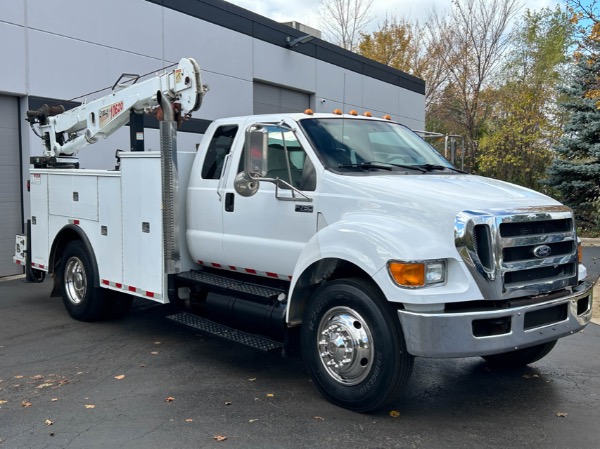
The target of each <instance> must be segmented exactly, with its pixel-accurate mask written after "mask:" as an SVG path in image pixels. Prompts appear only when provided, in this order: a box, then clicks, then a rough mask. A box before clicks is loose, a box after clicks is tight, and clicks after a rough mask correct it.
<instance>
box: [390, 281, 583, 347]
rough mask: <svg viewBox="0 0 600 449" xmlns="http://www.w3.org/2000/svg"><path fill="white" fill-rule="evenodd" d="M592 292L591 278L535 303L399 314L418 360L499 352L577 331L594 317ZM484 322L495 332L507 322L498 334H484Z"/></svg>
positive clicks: (405, 311) (405, 336) (408, 340)
mask: <svg viewBox="0 0 600 449" xmlns="http://www.w3.org/2000/svg"><path fill="white" fill-rule="evenodd" d="M592 288H593V282H592V280H591V279H590V278H589V277H588V278H586V279H585V280H584V281H583V282H582V283H581V284H579V285H578V286H577V287H574V288H573V289H572V292H571V293H567V294H565V295H564V296H562V297H560V298H554V299H552V300H549V301H546V302H541V303H537V304H533V305H526V306H520V307H514V308H508V309H501V310H485V311H477V312H461V313H448V312H445V313H438V312H434V313H417V312H409V311H407V310H398V316H399V319H400V323H401V324H402V329H403V331H404V338H405V340H406V345H407V350H408V352H409V353H410V354H412V355H414V356H420V357H437V358H451V357H472V356H481V355H492V354H500V353H503V352H509V351H514V350H516V349H521V348H525V347H528V346H535V345H538V344H542V343H546V342H549V341H553V340H556V339H558V338H561V337H565V336H567V335H571V334H574V333H576V332H579V331H580V330H581V329H583V328H584V327H585V326H586V325H587V324H588V322H589V321H590V320H591V318H592ZM586 304H587V307H586V306H585V305H586ZM553 317H554V318H553ZM486 323H490V326H491V328H492V329H493V326H494V325H495V324H494V323H503V324H502V326H500V328H499V330H498V331H497V332H494V335H483V336H481V333H482V332H481V331H480V329H481V327H482V326H486ZM483 333H484V334H485V332H483ZM478 334H479V335H478Z"/></svg>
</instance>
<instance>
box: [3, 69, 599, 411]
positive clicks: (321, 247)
mask: <svg viewBox="0 0 600 449" xmlns="http://www.w3.org/2000/svg"><path fill="white" fill-rule="evenodd" d="M134 81H136V80H134ZM206 90H207V89H206V87H205V86H203V85H202V82H201V77H200V69H199V67H198V64H197V63H196V62H195V61H194V60H193V59H191V58H184V59H182V60H181V61H180V63H179V65H178V67H177V68H176V69H174V70H172V71H166V72H165V73H163V74H161V75H157V76H155V77H153V78H151V79H148V80H145V81H140V82H136V83H134V84H131V83H129V84H123V83H117V84H116V85H115V88H114V91H113V92H111V93H110V94H109V95H107V96H105V97H102V98H100V99H98V100H95V101H91V102H88V103H84V104H82V105H81V106H78V107H76V108H74V109H71V110H69V111H64V109H63V108H60V107H59V108H57V107H43V108H41V109H39V110H36V111H28V112H27V120H28V121H29V122H30V124H31V127H32V128H33V129H34V131H35V132H36V134H37V135H38V136H39V137H41V139H42V142H43V145H44V153H43V155H42V156H34V157H32V158H31V169H30V178H29V185H30V200H31V217H30V223H29V225H28V232H27V233H26V234H25V235H20V236H17V244H16V254H15V262H17V263H19V264H23V265H25V268H26V270H27V274H28V277H29V278H30V279H32V280H41V279H43V277H44V276H45V274H46V273H50V274H52V276H53V280H54V289H53V292H52V295H55V296H59V295H60V296H62V299H63V302H64V305H65V307H66V309H67V311H68V313H69V314H70V315H71V316H72V317H73V318H75V319H77V320H83V321H90V320H98V319H103V318H106V317H111V316H112V317H116V316H120V315H122V314H123V313H125V312H126V311H127V310H128V308H129V307H130V305H131V302H132V300H134V299H136V298H145V299H146V300H150V301H156V302H158V303H169V302H170V303H174V304H176V305H177V306H179V307H180V308H179V309H176V310H181V312H177V313H174V314H173V315H171V316H170V319H172V320H174V321H176V322H178V323H181V324H184V325H186V326H190V327H193V328H195V329H199V330H201V331H203V332H207V333H210V334H215V335H218V336H220V337H222V338H226V339H229V340H233V341H237V342H240V343H244V344H247V345H250V346H253V347H255V348H257V349H261V350H276V349H279V350H282V351H283V353H284V354H289V353H294V352H295V351H300V352H301V354H302V357H303V359H304V362H305V364H306V366H307V368H308V370H309V371H310V373H311V376H312V379H313V382H314V385H315V386H316V388H317V389H318V390H319V391H320V392H321V393H322V394H323V395H324V396H325V397H326V398H327V399H329V400H330V401H331V402H333V403H335V404H337V405H339V406H342V407H346V408H348V409H351V410H355V411H360V412H365V411H369V410H374V409H377V408H380V407H382V406H384V405H386V404H388V403H390V402H392V401H395V400H397V399H398V398H399V396H400V395H401V392H402V389H403V387H405V385H406V384H407V382H408V380H409V377H410V374H411V370H412V366H413V358H414V357H435V358H451V357H473V356H481V357H483V358H484V359H485V360H487V362H489V363H490V364H494V365H498V366H506V367H509V366H518V365H524V364H529V363H532V362H535V361H537V360H539V359H541V358H542V357H544V356H545V355H546V354H548V352H550V350H551V349H552V348H553V347H554V345H555V344H556V342H557V340H558V339H559V338H562V337H565V336H568V335H571V334H574V333H577V332H579V331H580V330H581V329H583V328H584V327H585V326H586V324H587V323H588V322H589V320H590V319H591V309H592V284H591V281H590V279H588V278H587V271H586V268H585V267H584V266H583V265H582V264H581V257H580V256H581V248H580V245H579V242H578V238H577V235H576V225H575V221H574V217H573V212H572V211H571V210H570V209H569V208H567V207H565V206H563V205H561V204H560V203H558V202H557V201H555V200H553V199H551V198H549V197H547V196H545V195H542V194H540V193H538V192H534V191H532V190H528V189H525V188H523V187H519V186H515V185H511V184H508V183H505V182H501V181H497V180H493V179H488V178H484V177H480V176H475V175H471V174H468V173H465V172H463V171H461V170H458V169H456V168H455V167H454V166H453V165H452V164H450V163H449V162H448V161H447V160H446V159H444V158H443V157H442V156H441V155H440V154H439V153H437V152H436V151H435V150H434V149H433V148H432V147H431V146H429V145H428V144H427V143H425V141H423V140H422V139H421V138H420V137H418V136H417V135H416V134H415V133H413V132H412V131H411V130H409V129H408V128H406V127H405V126H403V125H401V124H399V123H395V122H393V121H391V120H390V119H389V117H386V118H374V117H371V116H370V114H368V113H367V114H365V115H363V116H359V115H358V114H357V113H356V112H354V111H351V113H350V114H343V113H342V112H341V111H335V112H334V113H332V114H314V113H313V112H312V111H310V110H306V111H304V112H303V113H296V114H271V115H258V116H245V117H232V118H223V119H219V120H215V121H214V122H212V124H211V125H210V126H209V128H208V130H207V131H206V133H205V135H204V136H203V138H202V141H201V143H200V145H199V148H198V150H197V151H195V149H194V148H177V133H176V130H177V122H178V121H179V120H181V119H182V118H185V115H189V114H191V113H192V112H193V111H195V110H197V109H198V108H199V107H200V104H201V101H202V98H203V96H204V95H205V93H206ZM132 111H133V113H143V112H146V113H154V114H155V115H157V116H158V117H159V118H161V121H160V151H129V152H120V153H118V159H119V164H118V166H117V167H116V168H115V169H114V170H94V169H81V168H79V162H78V159H77V154H78V151H79V150H80V149H82V148H84V147H86V146H88V145H92V144H93V143H95V142H96V141H98V140H99V139H101V138H106V137H109V136H110V134H112V133H113V132H114V131H116V130H117V129H119V128H120V127H122V126H124V125H125V124H127V122H128V121H129V116H130V113H131V112H132Z"/></svg>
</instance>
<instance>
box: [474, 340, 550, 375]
mask: <svg viewBox="0 0 600 449" xmlns="http://www.w3.org/2000/svg"><path fill="white" fill-rule="evenodd" d="M555 345H556V340H554V341H551V342H548V343H543V344H541V345H537V346H532V347H530V348H524V349H517V350H515V351H510V352H505V353H502V354H494V355H485V356H483V359H484V360H485V361H486V362H488V363H489V364H490V365H492V366H495V367H497V368H517V367H519V366H525V365H529V364H530V363H533V362H537V361H538V360H540V359H542V358H543V357H546V356H547V355H548V353H549V352H550V351H552V348H554V346H555Z"/></svg>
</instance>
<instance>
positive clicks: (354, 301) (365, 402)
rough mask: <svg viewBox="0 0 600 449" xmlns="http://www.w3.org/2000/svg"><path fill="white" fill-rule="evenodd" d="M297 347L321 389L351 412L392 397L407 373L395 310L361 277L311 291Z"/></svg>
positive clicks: (407, 358) (408, 359)
mask: <svg viewBox="0 0 600 449" xmlns="http://www.w3.org/2000/svg"><path fill="white" fill-rule="evenodd" d="M365 341H366V342H368V343H369V344H367V345H365V344H364V342H365ZM301 346H302V356H303V359H304V361H305V363H306V364H307V367H308V369H309V371H310V373H311V376H312V379H313V383H314V384H315V386H316V387H317V389H318V390H319V391H320V393H321V394H322V395H323V396H325V397H326V398H327V399H328V400H329V401H331V402H332V403H334V404H336V405H339V406H341V407H344V408H347V409H349V410H353V411H356V412H368V411H372V410H376V409H378V408H381V407H383V406H384V405H386V404H388V403H390V402H392V401H394V400H396V399H397V398H398V396H399V395H400V393H401V391H402V389H403V388H404V386H405V385H406V383H407V382H408V379H409V378H410V374H411V372H412V366H413V357H412V356H411V355H410V354H408V352H406V345H405V342H404V335H403V334H402V329H401V327H400V322H399V320H398V317H397V314H396V313H395V312H394V310H393V309H392V308H391V307H390V306H389V304H388V303H387V301H386V300H385V298H384V297H383V295H382V294H381V293H380V292H379V290H378V289H376V288H375V287H374V286H373V285H372V284H370V283H369V282H367V281H365V280H363V279H340V280H336V281H332V282H329V283H327V284H325V285H323V286H322V287H320V288H319V289H318V290H317V291H316V292H315V293H314V295H313V296H312V297H311V300H310V303H309V304H308V306H307V309H306V311H305V314H304V320H303V322H302V327H301Z"/></svg>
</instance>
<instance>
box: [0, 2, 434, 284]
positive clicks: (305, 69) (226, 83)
mask: <svg viewBox="0 0 600 449" xmlns="http://www.w3.org/2000/svg"><path fill="white" fill-rule="evenodd" d="M305 35H306V33H305V32H303V31H301V30H298V29H295V28H292V27H289V26H287V25H284V24H280V23H277V22H274V21H272V20H270V19H267V18H265V17H262V16H259V15H257V14H254V13H252V12H249V11H247V10H245V9H243V8H240V7H237V6H235V5H232V4H230V3H227V2H225V1H222V0H127V1H126V2H124V1H122V0H103V1H101V2H98V1H92V0H54V1H52V2H48V1H47V0H0V42H3V45H1V46H0V276H6V275H10V274H16V273H19V272H20V268H19V267H18V266H16V265H14V264H13V263H12V254H13V251H14V234H16V233H19V232H21V231H22V229H23V223H24V221H25V220H26V217H27V216H28V215H29V206H28V204H29V199H28V193H27V191H26V189H25V188H24V187H23V186H24V185H25V182H26V180H27V179H28V169H29V157H30V156H33V155H39V154H41V153H42V149H43V146H42V143H41V141H40V140H39V138H38V137H37V136H36V135H35V134H34V133H33V132H32V131H31V130H30V129H29V126H28V123H27V122H25V121H24V117H25V111H26V110H28V109H37V108H38V107H39V106H41V105H42V104H44V103H48V104H56V103H64V102H65V101H67V104H71V105H76V104H77V103H78V102H81V101H84V100H85V99H88V100H91V99H95V98H98V97H99V96H102V95H106V94H107V93H109V92H110V86H112V85H113V84H114V82H115V81H116V79H117V78H118V76H119V75H120V74H121V73H136V74H139V75H153V74H155V73H157V72H160V71H161V70H162V69H163V68H165V67H168V66H171V65H172V64H174V63H177V62H178V61H179V59H180V58H182V57H193V58H195V59H196V60H197V61H198V63H199V64H200V67H201V69H202V82H203V83H205V84H208V85H209V86H210V91H209V92H208V93H207V94H206V96H205V98H204V103H203V105H202V108H201V109H200V110H199V111H197V112H196V113H194V118H193V119H192V120H190V121H188V122H186V123H185V124H184V127H183V129H182V130H181V132H180V133H179V136H178V147H179V149H180V150H181V149H193V148H195V147H196V145H197V144H198V142H199V141H200V140H201V138H202V134H203V132H204V131H205V130H206V127H207V126H208V124H209V123H210V122H211V121H212V120H214V119H217V118H221V117H227V116H238V115H247V114H253V113H268V112H286V111H290V112H299V111H303V110H304V109H306V108H308V107H310V108H312V109H313V110H315V111H316V112H331V111H332V110H334V109H341V110H342V111H345V112H348V111H350V110H351V109H355V110H357V111H359V112H362V111H367V110H368V111H370V112H371V113H373V115H374V116H377V115H379V116H382V115H384V114H390V115H391V116H392V119H393V120H397V121H399V122H401V123H404V124H405V125H407V126H409V127H410V128H413V129H424V127H425V125H424V122H425V98H424V93H425V83H424V82H423V81H422V80H420V79H418V78H415V77H413V76H410V75H408V74H405V73H403V72H400V71H397V70H394V69H391V68H389V67H387V66H384V65H382V64H379V63H376V62H374V61H371V60H369V59H366V58H363V57H361V56H359V55H356V54H354V53H351V52H349V51H346V50H344V49H342V48H340V47H337V46H335V45H332V44H329V43H327V42H324V41H323V40H320V39H318V38H314V37H313V38H312V39H308V38H307V39H301V40H300V42H298V41H296V45H294V46H290V43H295V40H296V39H297V38H300V37H303V36H305ZM107 87H108V89H105V90H102V91H100V92H98V90H99V89H102V88H107ZM150 126H151V127H153V126H154V125H153V124H152V123H150ZM157 136H158V132H157V131H156V130H153V129H150V130H148V131H147V132H146V149H148V150H151V149H158V138H157ZM116 149H122V150H128V149H129V132H128V130H126V129H122V130H120V131H118V132H117V133H115V134H114V135H113V136H112V137H111V138H110V139H109V140H107V141H103V142H100V143H98V144H96V145H94V146H91V147H87V148H86V149H84V150H82V151H81V153H80V154H79V156H80V161H81V165H82V167H86V168H91V167H94V168H112V167H113V166H114V164H115V159H114V153H115V150H116Z"/></svg>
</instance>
